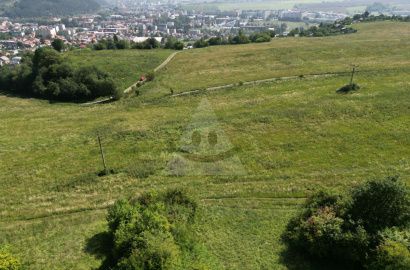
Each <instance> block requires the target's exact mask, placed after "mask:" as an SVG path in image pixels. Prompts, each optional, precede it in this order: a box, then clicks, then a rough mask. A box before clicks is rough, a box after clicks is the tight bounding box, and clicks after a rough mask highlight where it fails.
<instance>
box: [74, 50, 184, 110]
mask: <svg viewBox="0 0 410 270" xmlns="http://www.w3.org/2000/svg"><path fill="white" fill-rule="evenodd" d="M177 53H179V52H174V53H173V54H171V55H170V56H168V58H167V59H166V60H165V61H164V62H162V64H161V65H159V66H158V67H156V68H155V69H154V71H155V72H156V71H157V70H159V69H160V68H162V67H164V66H165V65H166V64H168V62H169V61H171V59H172V58H173V57H174V56H175V55H176V54H177ZM137 83H138V82H136V83H134V84H133V85H131V86H130V87H128V88H127V89H125V90H124V93H128V92H129V91H131V89H132V88H133V87H134V86H136V85H137ZM112 99H113V98H112V97H109V98H106V99H103V100H98V101H93V102H87V103H81V105H92V104H100V103H106V102H109V101H111V100H112Z"/></svg>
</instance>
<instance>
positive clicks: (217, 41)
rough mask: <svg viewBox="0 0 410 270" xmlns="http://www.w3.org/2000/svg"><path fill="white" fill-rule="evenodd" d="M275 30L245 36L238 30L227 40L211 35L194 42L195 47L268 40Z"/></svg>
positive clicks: (273, 35) (274, 33)
mask: <svg viewBox="0 0 410 270" xmlns="http://www.w3.org/2000/svg"><path fill="white" fill-rule="evenodd" d="M275 35H276V32H275V31H273V30H266V31H263V32H260V33H257V34H253V35H250V36H247V35H245V34H243V32H242V31H241V30H239V34H238V35H237V36H235V37H233V36H229V38H228V40H222V38H221V36H217V37H212V38H210V39H209V40H205V39H204V38H201V39H200V40H198V41H196V42H195V43H194V47H195V48H203V47H208V46H215V45H233V44H246V43H251V42H256V43H259V42H269V41H271V40H272V38H273V37H275Z"/></svg>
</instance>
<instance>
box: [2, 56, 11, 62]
mask: <svg viewBox="0 0 410 270" xmlns="http://www.w3.org/2000/svg"><path fill="white" fill-rule="evenodd" d="M0 62H2V63H3V64H8V63H10V59H9V58H8V57H7V56H2V57H0Z"/></svg>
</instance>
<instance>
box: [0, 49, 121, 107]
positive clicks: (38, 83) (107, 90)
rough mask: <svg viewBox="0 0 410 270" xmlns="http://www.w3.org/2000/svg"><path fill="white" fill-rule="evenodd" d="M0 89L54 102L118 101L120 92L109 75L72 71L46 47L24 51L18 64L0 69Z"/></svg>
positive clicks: (89, 69) (91, 69) (93, 68)
mask: <svg viewBox="0 0 410 270" xmlns="http://www.w3.org/2000/svg"><path fill="white" fill-rule="evenodd" d="M0 89H1V90H3V91H8V92H12V93H16V94H20V95H28V96H35V97H39V98H44V99H50V100H58V101H83V100H92V99H95V98H97V97H101V96H113V97H114V98H119V96H120V93H121V91H120V89H119V88H118V87H117V85H116V83H115V82H114V81H113V80H112V79H111V78H110V76H109V74H107V73H105V72H104V71H102V70H101V69H100V68H98V67H96V66H85V67H81V68H75V67H74V66H73V65H71V64H70V63H69V62H67V60H66V59H63V58H62V56H61V54H60V53H58V52H57V51H56V50H54V49H52V48H50V47H42V48H39V49H37V50H36V51H35V53H32V52H26V53H25V54H24V55H23V57H22V60H21V65H17V66H16V67H14V68H9V67H8V66H7V65H5V66H3V67H1V69H0Z"/></svg>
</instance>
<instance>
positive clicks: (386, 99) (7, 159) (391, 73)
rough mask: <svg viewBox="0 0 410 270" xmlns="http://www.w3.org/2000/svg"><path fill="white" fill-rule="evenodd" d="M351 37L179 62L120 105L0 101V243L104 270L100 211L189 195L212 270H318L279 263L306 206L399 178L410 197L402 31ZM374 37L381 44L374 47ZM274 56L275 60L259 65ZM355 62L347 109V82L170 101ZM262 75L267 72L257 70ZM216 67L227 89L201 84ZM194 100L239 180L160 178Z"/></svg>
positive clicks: (181, 57) (309, 80) (29, 261)
mask: <svg viewBox="0 0 410 270" xmlns="http://www.w3.org/2000/svg"><path fill="white" fill-rule="evenodd" d="M355 27H357V28H358V29H359V32H358V33H357V34H354V35H348V36H340V37H329V38H319V39H316V38H306V39H290V38H284V39H276V40H273V41H272V42H270V43H267V44H261V45H259V44H252V45H254V47H249V45H243V46H225V47H214V48H206V49H198V50H192V51H184V52H181V53H179V54H177V55H176V56H175V58H174V59H173V60H172V61H170V63H169V64H168V65H167V67H166V68H164V69H162V70H160V71H159V72H158V75H157V78H156V80H155V81H154V82H152V83H148V84H146V85H144V86H143V87H142V88H141V95H140V96H139V97H136V96H135V94H133V93H131V94H130V95H127V96H126V97H125V98H124V99H123V100H121V101H119V102H112V103H107V104H101V105H78V104H63V103H52V104H51V103H49V102H47V101H44V100H36V99H21V98H16V97H10V96H5V95H1V96H0V115H1V117H0V126H1V127H2V129H1V132H0V142H1V144H0V185H1V187H2V188H1V189H0V224H1V226H0V243H3V244H9V245H10V246H11V247H12V251H13V252H12V253H13V254H14V255H15V256H17V257H19V258H20V259H21V260H22V261H23V262H24V264H25V266H26V267H27V268H28V269H68V268H75V269H98V268H99V267H100V265H101V262H102V261H103V260H104V258H103V257H101V256H99V255H98V254H96V253H95V252H94V251H93V248H92V246H93V243H92V241H91V240H92V238H93V236H94V235H96V234H98V233H101V232H103V231H104V230H105V229H106V226H107V224H106V222H105V215H106V208H107V206H108V205H110V204H112V203H113V202H114V201H115V200H117V199H119V198H127V197H129V196H132V195H135V194H140V193H142V192H144V191H148V190H151V189H166V188H170V187H176V186H184V187H188V188H190V189H192V190H194V191H195V192H196V196H197V197H198V198H199V199H200V202H201V206H202V207H201V210H200V216H201V217H200V219H199V220H198V228H197V232H198V236H199V237H200V239H201V240H202V241H203V243H204V245H205V246H206V248H207V249H208V250H209V251H210V252H211V253H212V255H213V256H214V257H215V258H216V259H217V260H218V261H219V263H220V265H221V267H220V268H221V269H319V268H317V267H314V266H309V265H306V264H304V263H303V262H302V261H298V260H294V261H293V262H290V261H284V260H282V259H281V257H280V254H281V251H282V250H283V245H282V244H281V242H280V234H281V233H282V231H283V228H284V226H285V225H286V222H287V221H288V220H289V218H290V217H291V216H292V215H293V214H295V213H296V212H297V211H298V208H299V206H300V204H302V203H303V202H304V198H305V197H306V195H307V194H308V193H310V192H311V191H313V190H315V189H316V188H318V187H319V185H326V186H329V187H333V188H335V189H339V190H346V189H348V188H350V187H352V186H354V185H355V184H357V183H360V182H363V181H365V180H367V179H369V178H372V177H375V176H382V177H384V176H387V175H396V174H399V175H400V178H401V180H404V181H406V182H407V183H410V173H409V161H410V160H409V156H410V155H409V154H410V150H409V149H410V136H409V134H410V128H409V127H410V100H409V99H408V98H407V97H408V94H409V89H410V82H409V75H410V74H409V73H410V70H409V68H408V66H409V65H408V64H409V55H408V49H409V44H410V43H409V42H408V41H409V37H408V35H407V34H406V27H408V26H407V25H406V24H395V23H390V22H386V23H374V24H370V23H369V24H363V25H357V26H355ZM389 27H390V28H391V29H390V30H388V29H389ZM407 29H408V28H407ZM377 31H382V32H381V33H383V34H380V35H379V36H378V37H379V39H377V37H376V36H375V33H376V32H377ZM387 40H391V43H386V41H387ZM286 42H288V49H289V50H290V51H291V52H293V53H294V54H296V53H297V54H298V55H299V57H300V58H303V57H304V59H305V60H304V61H300V62H297V63H299V64H297V63H296V62H294V61H295V60H294V59H295V58H294V57H293V56H292V55H293V54H292V53H288V54H287V56H288V57H287V58H282V55H281V53H285V52H286V46H285V45H286ZM340 43H342V45H343V44H344V45H345V46H342V45H340ZM278 44H279V45H280V46H279V45H278ZM347 44H350V46H347ZM389 44H391V45H389ZM302 45H303V46H302ZM258 46H260V47H258ZM329 47H331V48H329ZM259 49H260V51H257V50H259ZM223 50H225V57H221V55H222V54H223ZM246 50H248V52H247V53H248V54H249V55H250V56H249V58H250V59H253V60H252V61H251V60H249V61H247V62H246V64H245V63H242V62H238V61H239V60H237V59H241V58H240V57H236V58H234V56H235V55H244V54H245V51H246ZM269 50H275V51H279V52H281V53H275V54H273V55H271V54H270V55H267V56H266V55H265V56H264V54H267V52H269ZM303 50H304V51H303ZM340 50H346V51H347V53H346V54H343V55H340V54H338V53H336V52H337V51H339V52H340ZM312 51H314V52H317V55H316V57H315V56H312V55H311V54H312ZM334 51H336V52H334ZM132 52H134V51H132ZM156 52H160V51H156ZM210 52H211V53H210ZM94 53H95V52H88V54H94ZM116 53H118V51H117V52H116ZM139 53H141V54H144V53H145V52H144V51H143V52H139ZM146 53H147V54H150V53H151V52H146ZM84 54H85V53H84ZM164 54H166V53H165V52H164ZM350 54H353V55H350ZM216 55H219V59H218V61H216V60H215V59H217V57H216ZM166 56H167V55H164V56H163V57H164V58H166ZM325 56H327V57H325ZM75 57H76V56H75ZM87 57H89V58H87ZM141 57H142V56H141ZM147 57H148V56H147ZM81 58H82V59H93V60H91V61H90V62H96V61H99V60H98V59H97V57H91V56H85V55H84V56H82V57H81ZM288 58H291V59H293V60H292V61H291V62H285V59H288ZM267 59H269V61H268V60H267ZM213 60H215V61H213ZM73 61H74V62H75V61H79V60H73ZM101 61H106V60H101ZM112 61H113V66H115V64H114V59H112ZM350 61H352V63H355V64H359V65H360V69H359V70H360V71H361V72H358V73H357V74H356V75H355V80H354V81H355V82H356V83H358V84H359V85H360V86H361V89H360V90H359V91H358V92H355V93H352V94H347V95H339V94H336V93H335V92H336V90H338V89H339V88H340V87H341V86H343V85H345V84H347V83H348V82H349V81H350V74H348V73H346V74H345V73H342V74H339V75H332V76H319V77H304V78H293V79H282V80H277V81H274V82H265V83H258V84H249V85H242V86H236V87H231V88H225V89H218V90H212V91H200V92H197V93H193V94H188V95H181V96H171V95H169V87H171V86H172V87H175V89H176V90H177V91H178V92H181V91H183V90H189V89H200V88H203V87H209V86H214V85H220V84H226V83H233V82H234V83H236V82H238V81H240V80H243V81H247V80H256V79H263V78H272V77H280V76H289V75H300V74H305V75H306V74H318V73H326V72H344V71H349V69H350V68H349V66H348V65H349V64H350ZM137 62H138V61H137ZM264 62H266V65H268V66H269V68H270V70H266V71H265V69H264V68H262V67H259V65H261V63H264ZM200 63H202V65H201V64H200ZM233 63H234V64H235V65H237V67H236V68H233V66H234V64H233ZM341 63H343V66H341ZM216 65H220V66H221V67H223V70H224V72H223V73H222V72H220V73H219V75H221V73H222V74H223V76H219V75H218V74H217V75H218V76H216V75H215V74H208V73H207V72H206V71H211V70H212V69H213V68H214V67H215V66H216ZM230 67H231V68H232V69H233V70H231V69H230ZM274 67H277V68H276V69H274ZM102 68H104V67H103V66H102ZM242 69H243V70H242ZM254 69H257V70H256V71H255V70H254ZM364 71H368V72H364ZM237 73H239V74H237ZM190 77H191V78H190ZM212 77H213V78H215V80H214V81H212V80H211V78H212ZM193 78H195V79H193ZM177 91H176V92H177ZM203 98H207V99H208V101H209V103H210V104H211V105H212V107H213V109H214V112H215V114H216V116H217V117H218V120H219V123H220V125H221V127H222V129H223V130H224V132H225V134H226V135H227V137H228V138H229V140H230V141H231V143H232V145H233V146H234V151H235V152H234V154H235V155H236V156H238V157H239V159H240V161H241V162H242V164H243V167H244V168H245V170H246V172H247V175H245V176H229V175H227V176H180V177H176V176H165V175H164V174H163V170H164V168H165V167H166V165H167V162H168V160H169V159H170V158H171V156H172V154H173V153H174V152H177V151H178V150H177V143H178V141H179V139H180V138H181V135H182V134H183V133H184V131H185V130H186V126H187V125H188V123H189V122H190V120H191V117H192V114H193V113H194V112H195V110H196V108H197V106H198V104H199V103H200V101H201V100H202V99H203ZM97 130H98V132H99V133H100V135H101V141H102V145H103V148H104V155H105V159H106V162H107V166H108V167H109V168H113V169H114V170H115V171H116V174H112V175H106V176H101V177H99V176H98V175H97V174H98V172H99V171H101V170H102V161H101V156H100V152H99V151H100V150H99V146H98V140H97V136H96V131H97ZM94 244H95V243H94ZM335 269H336V268H335Z"/></svg>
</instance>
